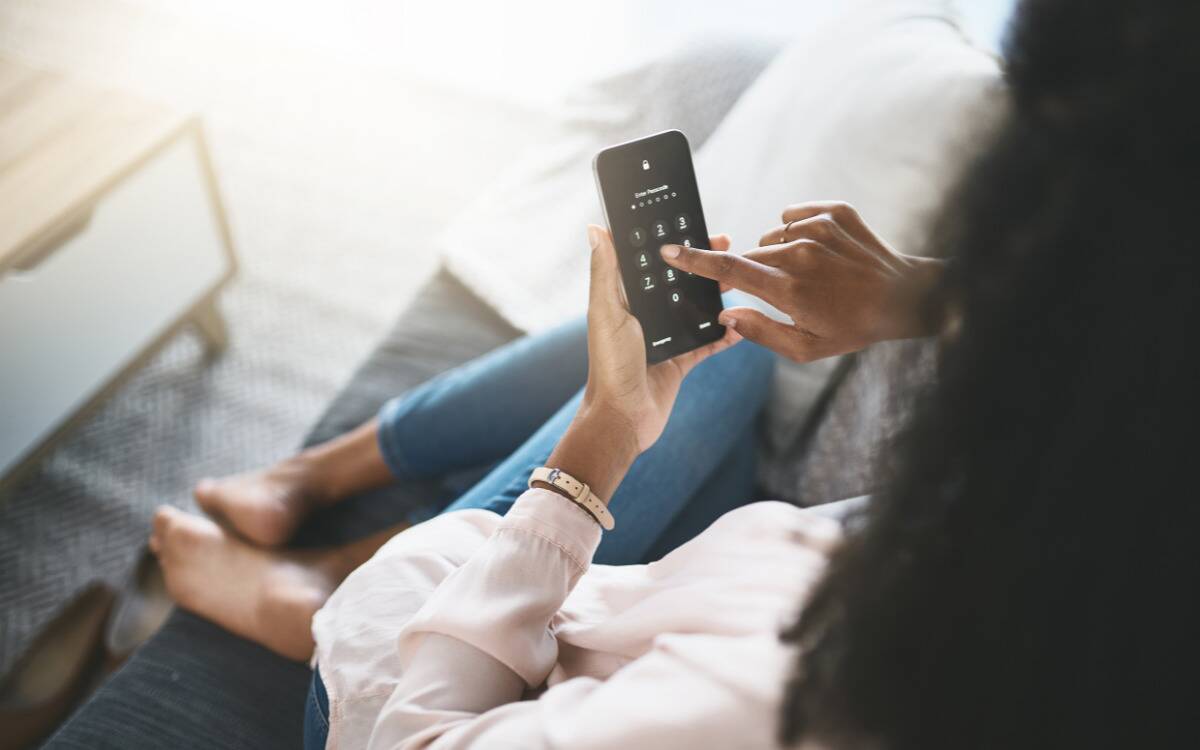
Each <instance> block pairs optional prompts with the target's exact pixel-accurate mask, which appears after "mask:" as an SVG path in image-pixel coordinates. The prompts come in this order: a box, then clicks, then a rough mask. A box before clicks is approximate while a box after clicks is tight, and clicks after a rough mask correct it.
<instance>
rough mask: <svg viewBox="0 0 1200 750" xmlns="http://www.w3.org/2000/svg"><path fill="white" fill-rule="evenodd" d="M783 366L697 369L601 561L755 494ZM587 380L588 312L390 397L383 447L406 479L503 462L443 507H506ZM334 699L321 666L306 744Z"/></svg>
mask: <svg viewBox="0 0 1200 750" xmlns="http://www.w3.org/2000/svg"><path fill="white" fill-rule="evenodd" d="M774 363H775V359H774V355H772V354H771V353H770V352H768V351H767V350H765V349H763V348H761V347H759V346H757V345H755V344H752V343H750V342H742V343H740V344H738V345H736V346H734V347H731V348H730V349H728V350H726V351H724V352H721V353H720V354H718V355H716V356H713V357H710V358H709V359H708V360H706V361H704V362H702V363H701V364H700V365H698V366H697V367H696V368H695V369H694V370H693V371H692V372H691V373H689V374H688V376H687V377H686V378H685V379H684V382H683V385H682V387H681V388H680V392H679V397H678V399H677V400H676V402H675V408H674V409H673V410H672V412H671V416H670V418H669V419H668V421H667V426H666V429H665V430H664V431H663V434H662V436H661V437H660V438H659V439H658V441H657V442H656V443H655V444H654V445H653V446H652V447H651V448H650V450H648V451H646V452H645V453H644V454H642V455H641V456H639V457H638V459H637V460H636V461H635V462H634V463H633V466H632V467H631V468H630V470H629V473H628V474H627V475H626V476H625V479H624V480H623V481H622V482H621V485H620V487H618V488H617V491H616V493H615V494H614V495H613V497H612V499H611V501H610V502H609V509H610V510H611V511H612V513H613V516H614V517H615V518H616V521H617V526H616V528H615V529H613V530H612V531H610V532H606V533H605V534H604V537H603V539H602V540H601V542H600V547H599V548H598V549H597V550H596V556H595V558H594V559H595V561H596V562H598V563H607V564H614V565H625V564H633V563H642V562H649V561H651V560H656V559H658V558H660V557H662V556H663V555H665V554H666V553H667V552H670V551H671V550H672V549H674V548H675V547H678V546H679V545H680V544H682V543H684V542H686V541H688V540H689V539H691V538H692V537H694V536H695V535H696V534H698V533H700V532H701V531H703V530H704V529H705V528H706V527H707V526H708V525H709V524H711V523H712V522H713V521H715V520H716V519H717V518H719V517H720V516H721V515H723V514H724V513H725V512H726V511H729V510H732V509H733V508H736V507H738V506H740V505H743V504H745V503H747V502H750V501H752V500H754V499H755V498H754V491H755V489H754V477H755V473H754V469H755V454H756V451H755V440H754V434H753V433H754V431H753V427H754V422H755V421H756V418H757V416H758V413H759V411H760V410H761V408H762V405H763V402H764V400H765V399H766V397H767V394H768V392H769V390H770V383H771V377H772V373H773V372H774ZM586 379H587V328H586V324H585V322H584V321H582V320H580V321H577V322H574V323H570V324H567V325H565V326H562V327H560V328H557V329H555V330H552V331H549V332H547V333H544V334H539V335H537V336H529V337H525V338H522V339H518V340H517V341H514V342H513V343H511V344H508V345H506V346H503V347H501V348H499V349H497V350H495V351H494V352H491V353H489V354H487V355H484V356H483V357H480V358H479V359H476V360H474V361H472V362H469V363H467V364H466V365H463V366H462V367H459V368H456V369H454V370H451V371H449V372H447V373H445V374H443V375H441V376H439V377H437V378H434V379H433V380H430V381H429V382H428V383H425V384H423V385H421V386H419V387H418V388H416V389H414V390H412V391H410V392H408V393H406V394H404V395H403V396H400V397H398V398H395V399H393V400H392V401H389V402H388V403H387V404H386V405H385V406H384V407H383V409H382V410H381V411H380V415H379V445H380V448H381V450H382V452H383V456H384V459H385V460H386V461H387V464H388V466H389V467H390V468H391V470H392V473H393V474H395V476H396V478H397V479H398V480H404V479H428V478H438V477H444V476H446V475H449V474H453V473H455V472H459V471H462V470H464V469H470V468H476V467H481V466H491V467H492V468H491V470H490V471H488V473H487V474H486V475H485V476H484V477H483V479H481V480H480V481H479V482H478V483H477V484H475V485H474V486H473V487H471V488H470V489H469V490H468V491H467V492H466V493H465V494H463V495H462V496H461V497H459V498H458V500H456V501H455V502H453V503H451V504H450V505H449V506H448V507H446V508H444V509H440V510H441V512H451V511H455V510H462V509H465V508H484V509H487V510H491V511H493V512H495V513H497V514H499V515H503V514H504V513H505V512H507V511H508V509H509V507H511V506H512V504H513V502H514V501H515V500H516V499H517V497H519V496H520V494H521V493H522V492H524V491H525V489H526V482H527V480H528V478H529V474H530V472H531V471H533V469H535V468H537V467H538V466H542V465H544V464H545V463H546V460H547V458H549V456H550V452H551V451H552V450H553V449H554V446H555V445H556V444H557V443H558V440H559V438H561V437H562V434H563V432H564V431H565V430H566V428H567V425H568V424H570V422H571V419H572V418H573V417H574V415H575V412H576V410H577V409H578V407H579V402H580V399H581V398H582V396H583V392H582V386H583V383H584V382H585V381H586ZM324 695H325V690H324V685H322V684H321V683H320V676H319V674H318V673H314V681H313V687H312V690H311V691H310V697H309V701H308V708H307V711H306V717H305V747H306V748H315V747H324V744H325V736H326V732H327V730H328V705H327V703H326V704H323V703H322V701H324ZM313 711H316V712H317V715H314V716H312V717H309V716H308V715H307V714H308V713H312V712H313ZM322 727H324V730H323V731H322ZM310 730H311V734H310ZM310 738H311V741H310Z"/></svg>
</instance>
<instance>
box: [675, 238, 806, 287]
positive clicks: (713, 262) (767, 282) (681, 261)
mask: <svg viewBox="0 0 1200 750" xmlns="http://www.w3.org/2000/svg"><path fill="white" fill-rule="evenodd" d="M661 252H662V257H663V260H665V261H666V262H667V263H669V264H670V265H672V266H675V267H676V268H678V269H680V270H683V271H688V272H690V273H694V274H698V275H700V276H704V277H705V278H709V279H713V280H715V281H718V282H720V283H722V284H728V285H729V286H731V287H734V288H735V289H741V290H742V291H744V292H749V293H751V294H753V295H755V296H758V297H764V298H767V297H772V296H775V295H774V292H775V290H776V289H777V288H778V285H779V282H780V281H781V280H782V279H783V272H782V271H780V270H779V269H778V268H772V267H771V266H768V265H764V264H762V263H759V262H757V261H753V260H750V259H749V258H744V257H742V256H741V255H737V254H736V253H730V252H716V251H712V250H701V249H700V248H697V247H684V246H682V245H663V246H662V250H661ZM768 301H769V300H768Z"/></svg>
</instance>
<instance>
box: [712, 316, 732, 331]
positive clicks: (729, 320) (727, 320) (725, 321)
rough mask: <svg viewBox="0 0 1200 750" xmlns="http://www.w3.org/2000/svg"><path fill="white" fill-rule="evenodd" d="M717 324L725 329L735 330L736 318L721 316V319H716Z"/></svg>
mask: <svg viewBox="0 0 1200 750" xmlns="http://www.w3.org/2000/svg"><path fill="white" fill-rule="evenodd" d="M717 322H718V323H720V324H721V325H723V326H725V327H726V328H732V329H734V330H737V318H735V317H733V316H732V315H722V316H721V317H719V318H717Z"/></svg>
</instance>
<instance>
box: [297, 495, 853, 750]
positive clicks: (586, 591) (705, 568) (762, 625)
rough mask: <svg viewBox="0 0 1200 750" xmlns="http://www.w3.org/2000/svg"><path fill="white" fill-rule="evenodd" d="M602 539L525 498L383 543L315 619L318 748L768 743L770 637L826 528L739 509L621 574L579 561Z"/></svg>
mask: <svg viewBox="0 0 1200 750" xmlns="http://www.w3.org/2000/svg"><path fill="white" fill-rule="evenodd" d="M620 522H621V519H619V518H618V519H617V523H620ZM600 533H601V532H600V528H599V526H598V525H597V524H596V523H595V522H593V521H592V520H591V519H589V518H588V517H587V516H586V515H584V514H583V513H582V512H580V509H579V508H577V507H575V506H573V505H572V504H571V503H570V502H569V501H568V500H566V499H565V498H563V497H561V496H559V495H557V494H555V493H553V492H550V491H548V490H540V489H532V490H529V491H527V492H525V494H524V495H522V496H521V497H520V499H518V500H517V502H516V504H515V505H514V506H513V507H512V509H511V510H510V511H509V512H508V514H507V515H506V516H504V517H503V518H501V517H500V516H497V515H496V514H494V513H491V512H489V511H484V510H465V511H459V512H455V513H448V514H445V515H442V516H439V517H437V518H435V519H433V520H430V521H427V522H425V523H422V524H420V525H418V526H414V527H413V528H411V529H409V530H407V531H405V532H404V533H402V534H399V535H397V536H396V537H395V538H393V539H392V540H391V541H390V542H388V543H387V544H386V545H384V546H383V548H381V549H380V550H379V552H378V553H377V554H376V555H375V557H373V558H372V559H371V560H370V561H369V562H367V563H366V564H365V565H363V566H362V567H361V568H359V569H358V570H356V571H355V572H354V573H352V574H351V575H350V577H349V578H347V579H346V581H345V582H344V583H343V584H342V585H341V587H340V588H338V590H337V591H336V592H335V593H334V594H333V596H332V597H330V599H329V601H328V603H326V605H325V607H324V608H322V609H321V611H320V612H318V613H317V615H316V617H315V618H314V619H313V635H314V637H315V638H316V643H317V647H316V654H315V659H316V661H317V663H319V665H320V667H321V677H322V679H323V681H324V683H325V687H326V690H327V692H328V694H329V708H330V732H329V744H328V747H330V748H340V747H345V748H360V747H369V748H380V749H382V748H489V750H490V749H491V748H521V749H522V750H535V749H536V748H571V750H586V749H587V748H623V749H632V748H659V749H662V750H671V749H672V748H679V749H680V750H683V749H684V748H686V749H687V750H695V749H696V748H709V747H713V748H767V747H776V746H777V743H776V739H775V736H776V730H777V726H778V712H779V706H780V699H781V695H782V689H783V684H784V680H785V679H786V677H787V675H788V674H789V673H790V671H791V670H792V668H793V665H794V652H793V651H792V650H791V648H790V647H788V646H785V645H783V644H781V643H780V642H779V639H778V635H777V634H778V632H779V630H780V629H781V628H782V627H783V626H784V625H786V624H787V623H789V622H790V621H791V619H792V618H793V617H794V616H795V614H796V611H797V607H798V606H799V604H800V603H801V600H802V598H803V597H804V596H805V595H806V594H807V593H808V592H809V590H810V589H811V587H812V585H813V584H814V582H815V581H816V580H817V579H818V577H819V576H820V575H821V572H822V569H823V568H824V566H825V562H826V559H827V556H828V554H829V552H830V551H831V550H832V548H833V547H834V545H836V544H837V542H838V540H839V539H840V538H841V527H840V525H839V524H838V523H837V522H836V521H834V520H832V519H830V518H826V517H823V516H821V515H818V514H815V513H812V512H810V511H805V510H802V509H800V508H796V507H794V506H791V505H787V504H784V503H778V502H762V503H755V504H752V505H748V506H745V507H743V508H739V509H737V510H734V511H732V512H730V513H728V514H726V515H725V516H723V517H722V518H720V519H718V520H717V521H716V522H715V523H714V524H713V525H712V526H711V527H709V528H708V530H706V531H705V532H704V533H702V534H701V535H700V536H698V537H696V538H695V539H693V540H692V541H690V542H688V543H687V544H685V545H683V546H681V547H680V548H679V549H677V550H675V551H674V552H672V553H671V554H669V555H667V556H666V557H664V558H663V559H662V560H659V561H658V562H654V563H651V564H649V565H625V566H608V565H590V561H591V559H592V553H593V552H594V551H595V549H596V546H597V544H598V543H599V541H600Z"/></svg>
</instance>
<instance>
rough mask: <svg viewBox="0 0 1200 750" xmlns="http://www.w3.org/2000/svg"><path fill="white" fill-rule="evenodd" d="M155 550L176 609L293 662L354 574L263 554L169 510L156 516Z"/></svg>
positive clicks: (314, 558)
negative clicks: (317, 618) (324, 608)
mask: <svg viewBox="0 0 1200 750" xmlns="http://www.w3.org/2000/svg"><path fill="white" fill-rule="evenodd" d="M150 549H151V550H152V551H153V552H154V553H155V554H156V555H158V560H159V562H160V563H161V564H162V568H163V574H164V577H165V579H166V583H167V593H169V594H170V595H171V598H172V599H173V600H175V603H177V604H178V605H179V606H181V607H183V608H184V609H188V610H191V611H192V612H195V613H196V614H199V615H202V616H204V617H206V618H208V619H210V620H212V621H213V622H216V623H217V624H218V625H220V626H222V627H224V628H225V629H226V630H229V631H232V632H233V633H235V634H237V635H240V636H242V637H243V638H248V639H250V640H252V641H255V642H256V643H261V644H262V645H264V646H266V647H267V648H269V649H271V650H272V651H275V652H276V653H278V654H281V655H283V656H286V657H287V658H289V659H296V660H304V659H307V658H309V657H310V656H311V655H312V651H313V640H312V632H311V623H312V616H313V614H315V613H316V611H317V610H318V609H320V607H321V605H322V604H324V603H325V600H326V599H328V598H329V595H330V594H331V593H332V592H333V589H334V588H335V587H336V586H337V584H338V583H340V582H341V580H342V579H343V578H344V577H345V576H346V575H347V574H348V573H349V571H348V570H346V571H344V570H343V568H344V567H345V566H344V565H342V564H339V563H340V561H339V560H338V556H337V555H336V553H330V552H300V553H279V552H274V551H270V550H264V549H261V548H259V547H254V546H252V545H249V544H246V543H245V542H242V541H240V540H238V539H236V538H235V537H233V536H231V535H229V534H227V533H226V532H225V531H224V530H223V529H222V528H221V527H220V526H218V525H217V524H216V523H214V522H213V521H211V520H209V519H207V518H204V517H203V516H197V515H192V514H190V513H185V512H183V511H181V510H178V509H176V508H172V507H169V506H163V507H160V508H159V509H158V511H157V512H156V513H155V514H154V529H153V531H152V532H151V534H150Z"/></svg>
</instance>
